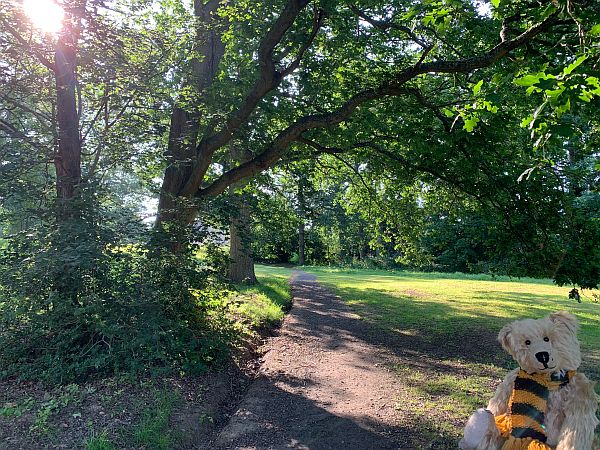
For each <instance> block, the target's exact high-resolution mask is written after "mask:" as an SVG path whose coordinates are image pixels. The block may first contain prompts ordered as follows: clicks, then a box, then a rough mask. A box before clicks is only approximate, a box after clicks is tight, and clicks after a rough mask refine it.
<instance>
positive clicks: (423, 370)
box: [305, 267, 600, 448]
mask: <svg viewBox="0 0 600 450" xmlns="http://www.w3.org/2000/svg"><path fill="white" fill-rule="evenodd" d="M305 270H306V271H307V272H311V273H313V274H315V275H316V276H317V277H318V280H319V281H320V282H321V283H322V284H324V285H326V286H328V287H330V288H332V289H333V290H334V291H335V292H336V293H337V294H338V295H340V296H341V297H342V298H343V299H344V300H345V301H346V302H347V303H348V304H349V305H350V306H351V307H352V308H353V309H354V310H355V311H356V312H357V313H358V314H359V315H360V316H361V317H362V318H363V319H364V320H367V321H369V322H370V323H372V324H373V325H374V326H375V327H378V328H380V329H381V330H382V332H387V333H388V334H389V335H390V336H392V340H391V341H390V344H389V346H390V347H391V350H393V352H394V354H395V355H397V356H398V358H397V359H396V362H395V364H394V370H395V371H396V373H397V374H398V376H399V377H401V378H402V379H403V381H404V382H405V383H404V384H405V388H403V389H402V390H401V391H400V392H397V393H395V394H394V396H395V397H394V398H395V402H396V405H397V408H398V409H399V410H400V411H402V413H403V417H404V419H405V423H403V426H406V427H417V426H418V430H416V429H415V435H418V436H420V437H418V438H415V442H413V443H412V445H413V446H414V448H456V439H458V438H459V436H460V434H461V432H462V427H463V426H464V423H465V421H466V419H467V418H468V416H469V415H470V414H471V412H472V411H473V410H474V409H476V408H478V407H481V406H485V404H486V403H487V400H488V399H489V398H490V397H491V395H492V394H493V391H494V389H495V387H496V386H497V384H498V383H499V381H500V380H501V379H502V378H503V377H504V376H505V374H506V372H507V370H508V369H509V368H512V367H515V364H514V363H513V361H512V360H511V358H510V357H509V356H508V355H506V354H505V353H504V352H503V350H502V349H501V348H500V345H499V344H498V343H497V342H496V334H497V332H498V330H499V329H500V328H501V327H502V326H503V325H504V324H506V323H508V322H510V321H512V320H515V319H520V318H525V317H533V318H537V317H542V316H544V315H546V314H548V313H550V312H553V311H558V310H567V311H570V312H572V313H574V314H575V315H576V316H577V317H578V318H579V321H580V323H581V331H580V334H579V337H580V341H581V343H582V350H583V356H584V363H583V366H582V368H581V370H583V371H585V372H586V374H587V375H588V376H590V378H593V379H595V380H600V332H598V330H599V329H600V304H598V303H593V302H592V301H591V297H590V296H588V297H587V298H585V297H584V302H583V303H581V304H578V303H577V302H575V301H574V300H569V299H568V291H569V289H568V288H565V287H563V288H560V287H557V286H555V285H553V284H552V282H551V281H550V280H533V279H521V280H514V279H513V280H510V279H508V278H504V277H496V278H495V279H492V278H491V277H490V276H485V275H473V276H471V275H464V274H437V273H416V272H397V273H391V272H385V271H376V270H336V269H328V268H310V267H309V268H306V269H305ZM392 347H393V348H392ZM597 390H598V391H599V393H600V390H599V389H598V386H597Z"/></svg>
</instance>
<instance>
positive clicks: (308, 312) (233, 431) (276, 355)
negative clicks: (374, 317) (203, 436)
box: [211, 273, 453, 450]
mask: <svg viewBox="0 0 600 450" xmlns="http://www.w3.org/2000/svg"><path fill="white" fill-rule="evenodd" d="M292 293H293V296H294V306H293V307H292V309H291V311H290V312H289V314H288V315H287V316H286V319H285V320H284V323H283V325H282V328H281V330H280V333H279V335H278V336H277V337H275V338H272V339H270V340H269V342H268V343H267V344H266V353H265V355H264V357H263V364H262V366H261V376H260V377H259V378H258V379H257V380H256V381H255V382H254V383H253V385H252V386H251V387H250V389H249V391H248V393H247V395H246V396H245V398H244V400H243V401H242V403H241V405H240V407H239V409H238V410H237V412H236V413H235V415H234V416H233V417H232V419H231V421H230V423H229V424H228V425H227V426H226V427H225V428H224V429H223V431H222V432H221V434H220V436H219V438H218V440H217V441H216V442H215V443H214V444H213V445H212V446H211V448H213V449H215V450H225V449H257V450H267V449H286V448H293V449H310V450H319V449H356V450H360V449H412V448H431V449H433V448H451V447H446V446H439V447H438V446H436V445H435V442H437V441H440V442H446V443H447V442H449V441H451V440H452V439H453V438H452V437H451V436H444V435H439V434H438V436H436V437H435V438H433V439H431V438H430V437H427V438H426V439H428V440H429V442H423V439H424V438H423V437H415V430H419V429H424V428H427V427H429V426H430V425H431V424H427V423H423V421H424V420H426V419H424V418H422V417H419V416H417V415H414V417H413V416H410V412H403V411H400V410H399V409H398V405H395V400H394V394H395V392H398V390H399V389H402V381H401V380H400V379H399V378H398V377H397V376H396V375H395V374H394V373H393V372H391V371H390V369H389V363H390V357H391V356H393V355H395V354H396V353H398V352H400V348H397V349H396V348H395V347H396V346H397V345H404V344H405V342H397V343H396V342H392V341H390V340H389V336H388V337H387V338H386V337H384V336H382V334H387V333H383V332H382V330H378V329H376V328H374V327H373V326H372V325H370V324H369V323H367V322H365V321H364V320H361V319H360V318H359V317H358V316H357V315H356V314H354V313H353V312H352V311H351V310H350V308H349V307H348V306H347V305H345V304H344V303H343V302H342V301H341V300H340V299H338V298H337V297H336V296H335V295H333V294H332V293H330V292H329V291H328V290H326V289H324V288H322V287H321V286H320V285H319V284H318V283H317V282H316V281H315V277H314V276H312V275H309V274H306V273H296V274H295V276H294V279H293V280H292ZM401 353H402V355H403V357H408V358H412V357H415V358H416V357H418V352H415V351H412V350H411V349H410V348H402V349H401ZM400 409H401V408H400ZM406 414H408V415H409V416H410V421H408V422H407V420H406ZM401 416H404V420H400V419H401ZM407 423H408V424H409V425H408V426H409V427H410V428H408V426H407V425H405V424H407Z"/></svg>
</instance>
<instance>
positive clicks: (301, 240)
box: [298, 174, 306, 266]
mask: <svg viewBox="0 0 600 450" xmlns="http://www.w3.org/2000/svg"><path fill="white" fill-rule="evenodd" d="M305 185H306V180H305V178H304V175H303V174H300V175H299V178H298V216H299V217H300V225H298V265H300V266H303V265H304V264H305V263H306V258H305V255H306V239H305V234H306V225H305V223H304V217H305V216H306V197H305V195H304V194H305V193H304V189H305Z"/></svg>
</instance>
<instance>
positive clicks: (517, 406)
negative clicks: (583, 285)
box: [459, 311, 600, 450]
mask: <svg viewBox="0 0 600 450" xmlns="http://www.w3.org/2000/svg"><path fill="white" fill-rule="evenodd" d="M578 329H579V324H578V322H577V318H576V317H575V316H574V315H572V314H570V313H568V312H566V311H559V312H556V313H553V314H550V315H549V316H548V317H544V318H542V319H524V320H518V321H516V322H512V323H510V324H508V325H506V326H504V327H503V328H502V329H501V330H500V333H499V334H498V340H499V341H500V344H501V345H502V347H503V348H504V350H506V351H507V352H508V353H509V354H510V355H511V356H512V357H513V358H514V359H515V361H516V362H517V363H518V364H519V367H518V368H517V369H514V370H512V371H511V372H509V373H508V375H507V376H506V377H505V378H504V381H503V382H502V383H501V384H500V385H499V386H498V389H496V393H495V394H494V396H493V398H492V399H491V400H490V402H489V403H488V405H487V408H486V409H483V408H482V409H479V410H477V411H475V413H473V415H472V416H471V417H470V418H469V421H468V422H467V425H466V426H465V429H464V437H463V439H462V440H461V441H460V442H459V448H461V449H462V450H600V446H599V445H598V442H596V441H594V430H595V428H596V426H597V425H598V423H599V422H598V419H597V418H596V410H597V408H598V399H597V397H596V395H595V393H594V388H593V384H592V382H590V380H588V378H587V377H586V376H585V375H584V374H583V373H580V372H577V369H578V368H579V365H580V364H581V351H580V346H579V341H578V340H577V331H578Z"/></svg>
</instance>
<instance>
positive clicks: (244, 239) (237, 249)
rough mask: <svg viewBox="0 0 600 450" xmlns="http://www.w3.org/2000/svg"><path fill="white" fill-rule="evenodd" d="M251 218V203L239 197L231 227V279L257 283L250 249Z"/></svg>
mask: <svg viewBox="0 0 600 450" xmlns="http://www.w3.org/2000/svg"><path fill="white" fill-rule="evenodd" d="M250 219H251V218H250V207H249V205H248V204H247V203H246V202H244V201H243V200H242V199H239V200H238V201H237V208H236V210H235V213H234V214H233V215H232V217H231V221H230V227H229V230H230V234H229V239H230V241H229V279H230V280H231V281H232V282H233V283H246V284H255V283H256V274H255V273H254V258H253V257H252V252H251V250H250V231H251V230H250Z"/></svg>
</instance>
